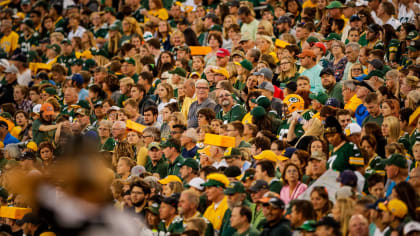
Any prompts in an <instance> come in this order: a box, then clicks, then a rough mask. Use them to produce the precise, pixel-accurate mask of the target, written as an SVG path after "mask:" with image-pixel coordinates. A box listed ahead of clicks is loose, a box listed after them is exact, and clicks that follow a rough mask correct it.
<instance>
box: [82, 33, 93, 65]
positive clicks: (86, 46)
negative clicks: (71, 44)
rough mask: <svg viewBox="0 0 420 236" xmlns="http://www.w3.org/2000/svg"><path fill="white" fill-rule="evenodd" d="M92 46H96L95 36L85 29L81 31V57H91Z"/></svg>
mask: <svg viewBox="0 0 420 236" xmlns="http://www.w3.org/2000/svg"><path fill="white" fill-rule="evenodd" d="M92 48H96V41H95V36H94V35H93V33H92V32H90V31H89V30H86V31H85V32H84V33H83V35H82V38H81V51H82V55H81V57H83V58H86V59H91V58H92V52H91V49H92Z"/></svg>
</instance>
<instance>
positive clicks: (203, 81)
mask: <svg viewBox="0 0 420 236" xmlns="http://www.w3.org/2000/svg"><path fill="white" fill-rule="evenodd" d="M199 84H206V85H207V86H210V85H209V82H208V81H207V80H205V79H199V80H197V81H196V82H195V87H197V85H199Z"/></svg>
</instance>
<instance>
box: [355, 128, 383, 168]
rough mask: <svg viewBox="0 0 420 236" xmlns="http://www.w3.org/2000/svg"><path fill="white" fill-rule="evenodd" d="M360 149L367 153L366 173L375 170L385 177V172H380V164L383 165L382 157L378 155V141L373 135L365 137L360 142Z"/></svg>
mask: <svg viewBox="0 0 420 236" xmlns="http://www.w3.org/2000/svg"><path fill="white" fill-rule="evenodd" d="M360 148H361V150H363V151H364V152H365V157H366V159H367V163H368V164H367V166H368V167H367V169H366V171H370V170H375V171H376V173H378V174H380V175H385V171H384V170H378V166H377V165H378V164H380V163H381V161H382V157H380V156H379V155H378V154H376V139H375V137H374V136H373V135H366V136H363V137H362V139H361V140H360Z"/></svg>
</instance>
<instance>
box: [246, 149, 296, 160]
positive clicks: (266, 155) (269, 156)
mask: <svg viewBox="0 0 420 236" xmlns="http://www.w3.org/2000/svg"><path fill="white" fill-rule="evenodd" d="M254 159H256V160H269V161H272V162H277V161H285V160H288V158H287V157H284V156H278V155H276V154H275V153H274V152H273V151H271V150H264V151H262V152H261V153H260V154H258V155H256V156H254Z"/></svg>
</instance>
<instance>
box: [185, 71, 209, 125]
mask: <svg viewBox="0 0 420 236" xmlns="http://www.w3.org/2000/svg"><path fill="white" fill-rule="evenodd" d="M209 88H210V85H209V83H208V82H207V81H206V80H204V79H200V80H198V81H197V82H195V93H196V97H197V101H195V102H193V103H192V104H191V106H190V109H189V111H188V128H197V127H198V116H197V112H198V111H199V110H200V109H201V108H205V107H207V108H210V109H212V110H214V109H215V108H216V103H215V102H214V101H213V100H211V99H210V98H209V91H210V89H209Z"/></svg>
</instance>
